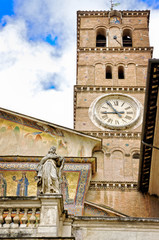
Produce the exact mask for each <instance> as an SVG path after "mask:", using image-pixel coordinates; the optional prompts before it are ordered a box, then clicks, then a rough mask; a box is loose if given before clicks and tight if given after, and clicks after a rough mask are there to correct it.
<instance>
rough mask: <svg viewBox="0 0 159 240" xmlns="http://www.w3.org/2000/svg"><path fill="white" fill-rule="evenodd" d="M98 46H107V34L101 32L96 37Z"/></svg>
mask: <svg viewBox="0 0 159 240" xmlns="http://www.w3.org/2000/svg"><path fill="white" fill-rule="evenodd" d="M96 47H106V38H105V36H103V35H101V34H99V35H97V38H96Z"/></svg>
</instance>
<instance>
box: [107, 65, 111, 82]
mask: <svg viewBox="0 0 159 240" xmlns="http://www.w3.org/2000/svg"><path fill="white" fill-rule="evenodd" d="M106 79H112V68H111V67H110V66H107V67H106Z"/></svg>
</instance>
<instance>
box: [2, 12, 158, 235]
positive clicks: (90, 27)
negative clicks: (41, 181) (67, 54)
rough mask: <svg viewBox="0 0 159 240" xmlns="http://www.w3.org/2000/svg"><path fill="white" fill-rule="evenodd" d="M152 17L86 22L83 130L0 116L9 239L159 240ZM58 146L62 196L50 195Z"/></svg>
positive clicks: (80, 17) (81, 32)
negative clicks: (148, 142) (42, 174)
mask: <svg viewBox="0 0 159 240" xmlns="http://www.w3.org/2000/svg"><path fill="white" fill-rule="evenodd" d="M149 16H150V12H149V11H148V10H146V11H116V10H112V11H78V12H77V80H76V85H75V86H74V130H72V129H67V128H65V127H62V126H58V125H55V124H52V123H48V122H45V121H42V120H39V119H34V118H32V117H29V116H24V115H22V114H19V113H15V112H11V111H9V110H6V109H0V239H72V240H73V239H75V240H90V239H91V240H95V239H101V240H103V239H110V240H113V239H117V240H121V239H128V240H135V239H136V240H143V239H151V240H158V238H159V198H158V196H156V195H150V194H149V193H148V190H147V191H144V192H141V191H139V190H141V188H140V189H139V186H138V175H139V159H140V143H141V131H142V121H143V113H144V99H145V91H146V76H147V66H148V59H150V58H151V57H152V52H153V48H152V47H150V45H149ZM156 76H158V75H156ZM149 81H150V79H149ZM150 110H151V109H150ZM148 131H151V126H150V129H149V128H148ZM52 146H55V147H56V150H57V154H58V155H59V156H63V159H64V167H63V170H62V177H61V180H62V181H61V193H58V194H57V193H56V194H53V193H51V192H50V193H49V192H47V193H40V192H39V191H38V188H37V183H38V176H37V169H38V166H39V162H40V160H41V159H42V158H43V157H44V156H45V155H46V154H47V152H48V150H49V149H50V148H51V147H52ZM146 154H147V153H146V152H145V155H144V157H145V159H146V158H147V155H146ZM147 161H148V160H147ZM146 164H147V162H146ZM140 165H141V164H140ZM153 165H154V163H153ZM146 166H147V165H145V163H144V164H143V165H142V167H140V176H141V175H142V173H143V172H144V174H146V173H147V171H148V170H147V168H146ZM157 166H158V165H157ZM143 167H144V168H143ZM149 167H150V166H149ZM149 172H150V169H149ZM152 175H153V172H151V176H152ZM144 176H147V175H144ZM155 176H157V171H155ZM145 179H146V180H147V178H145ZM154 182H155V181H154ZM142 184H143V185H144V184H145V182H144V181H142ZM152 185H153V183H152V184H151V188H152V187H153V186H152ZM140 186H141V184H140ZM156 186H158V185H157V184H155V188H156ZM156 192H157V191H156ZM153 193H154V192H153Z"/></svg>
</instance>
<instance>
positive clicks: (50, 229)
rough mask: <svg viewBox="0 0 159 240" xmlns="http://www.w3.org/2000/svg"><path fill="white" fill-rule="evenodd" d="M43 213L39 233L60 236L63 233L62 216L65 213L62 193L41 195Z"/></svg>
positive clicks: (42, 235)
mask: <svg viewBox="0 0 159 240" xmlns="http://www.w3.org/2000/svg"><path fill="white" fill-rule="evenodd" d="M39 199H40V201H41V213H40V224H39V226H38V235H39V236H41V237H44V236H45V237H46V236H47V237H49V236H50V237H58V236H59V235H60V233H61V229H60V217H62V213H63V210H64V208H63V197H62V195H60V194H45V195H40V196H39Z"/></svg>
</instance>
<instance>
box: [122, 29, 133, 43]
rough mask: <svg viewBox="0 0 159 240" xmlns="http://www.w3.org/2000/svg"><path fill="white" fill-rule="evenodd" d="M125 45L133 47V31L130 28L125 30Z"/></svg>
mask: <svg viewBox="0 0 159 240" xmlns="http://www.w3.org/2000/svg"><path fill="white" fill-rule="evenodd" d="M123 47H132V32H131V30H130V29H125V30H124V31H123Z"/></svg>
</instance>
